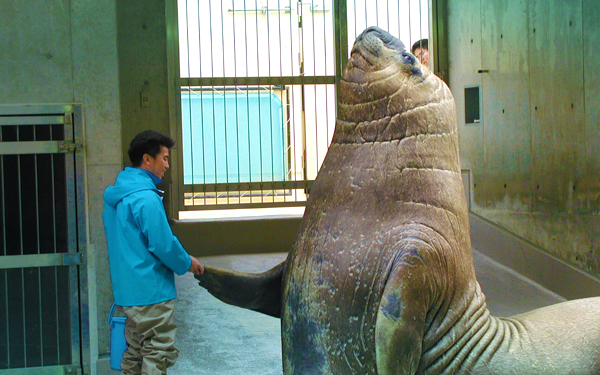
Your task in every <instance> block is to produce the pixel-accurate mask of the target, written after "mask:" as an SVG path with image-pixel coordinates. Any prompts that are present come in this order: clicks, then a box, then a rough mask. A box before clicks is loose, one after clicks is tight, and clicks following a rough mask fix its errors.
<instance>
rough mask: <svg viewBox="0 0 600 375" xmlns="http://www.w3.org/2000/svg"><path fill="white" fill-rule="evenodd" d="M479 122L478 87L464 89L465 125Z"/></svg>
mask: <svg viewBox="0 0 600 375" xmlns="http://www.w3.org/2000/svg"><path fill="white" fill-rule="evenodd" d="M480 122H481V112H480V110H479V86H472V87H465V124H467V125H469V124H471V125H473V124H479V123H480Z"/></svg>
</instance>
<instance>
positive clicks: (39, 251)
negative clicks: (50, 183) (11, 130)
mask: <svg viewBox="0 0 600 375" xmlns="http://www.w3.org/2000/svg"><path fill="white" fill-rule="evenodd" d="M37 138H38V137H37V132H36V128H35V127H34V128H33V140H34V141H37ZM34 168H35V171H34V177H35V178H34V180H35V212H36V215H35V217H36V220H35V225H36V233H37V253H38V254H40V253H41V246H40V202H39V200H40V194H39V188H38V187H39V183H38V156H37V155H34ZM37 274H38V290H39V296H38V306H39V309H40V310H39V311H40V316H39V332H40V344H39V345H40V365H42V366H43V365H44V338H43V334H42V332H43V319H42V270H41V269H40V268H39V267H38V268H37Z"/></svg>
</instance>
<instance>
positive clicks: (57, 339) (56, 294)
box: [50, 127, 60, 359]
mask: <svg viewBox="0 0 600 375" xmlns="http://www.w3.org/2000/svg"><path fill="white" fill-rule="evenodd" d="M50 139H54V129H53V128H52V127H50ZM54 158H55V156H54V155H52V156H51V161H50V171H51V172H50V175H51V180H52V226H53V228H52V229H53V230H52V233H53V234H54V237H53V242H54V249H53V253H54V254H56V253H57V250H58V246H57V243H56V242H57V239H56V237H57V236H56V227H57V225H56V186H55V185H56V182H55V180H56V178H55V177H56V176H55V173H54V171H55V163H54ZM54 296H55V297H56V298H55V299H54V311H56V314H55V316H54V318H55V320H54V321H55V322H56V348H57V349H56V358H57V359H60V333H59V332H60V329H59V324H58V322H59V320H58V268H56V267H54Z"/></svg>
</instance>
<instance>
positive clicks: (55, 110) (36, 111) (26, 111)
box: [0, 104, 73, 116]
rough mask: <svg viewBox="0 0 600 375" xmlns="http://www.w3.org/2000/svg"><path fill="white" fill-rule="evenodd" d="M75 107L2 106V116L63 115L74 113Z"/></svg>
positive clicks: (0, 109) (0, 105) (0, 113)
mask: <svg viewBox="0 0 600 375" xmlns="http://www.w3.org/2000/svg"><path fill="white" fill-rule="evenodd" d="M72 111H73V105H37V104H35V105H15V104H0V116H14V115H61V116H62V115H63V114H64V113H65V112H72Z"/></svg>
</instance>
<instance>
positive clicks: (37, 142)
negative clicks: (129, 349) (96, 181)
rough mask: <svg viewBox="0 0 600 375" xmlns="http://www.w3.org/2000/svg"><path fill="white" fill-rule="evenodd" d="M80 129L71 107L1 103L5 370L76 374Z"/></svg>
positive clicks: (81, 242)
mask: <svg viewBox="0 0 600 375" xmlns="http://www.w3.org/2000/svg"><path fill="white" fill-rule="evenodd" d="M82 128H83V126H82V116H81V107H80V106H78V105H48V106H44V105H31V106H27V105H26V106H16V105H13V106H0V192H1V199H0V373H2V374H32V375H33V374H36V375H40V374H42V375H46V374H48V375H49V374H78V373H82V372H83V365H82V364H83V362H84V361H83V360H82V358H87V353H88V348H86V347H87V346H88V345H87V344H83V345H82V343H87V342H89V341H88V340H87V338H88V337H89V329H88V324H87V320H88V319H87V314H86V312H87V307H86V306H87V293H86V289H87V276H86V269H85V266H84V264H85V258H84V255H85V243H86V242H85V238H86V237H85V230H84V228H85V226H84V223H85V221H84V217H85V216H84V215H85V213H84V212H85V211H84V196H83V187H84V186H83V181H84V179H83V171H84V169H83V163H84V161H83V153H82V152H80V150H81V149H82V143H81V139H82V138H83V133H82ZM84 310H85V311H84ZM84 317H85V318H84ZM82 319H83V320H82Z"/></svg>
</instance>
